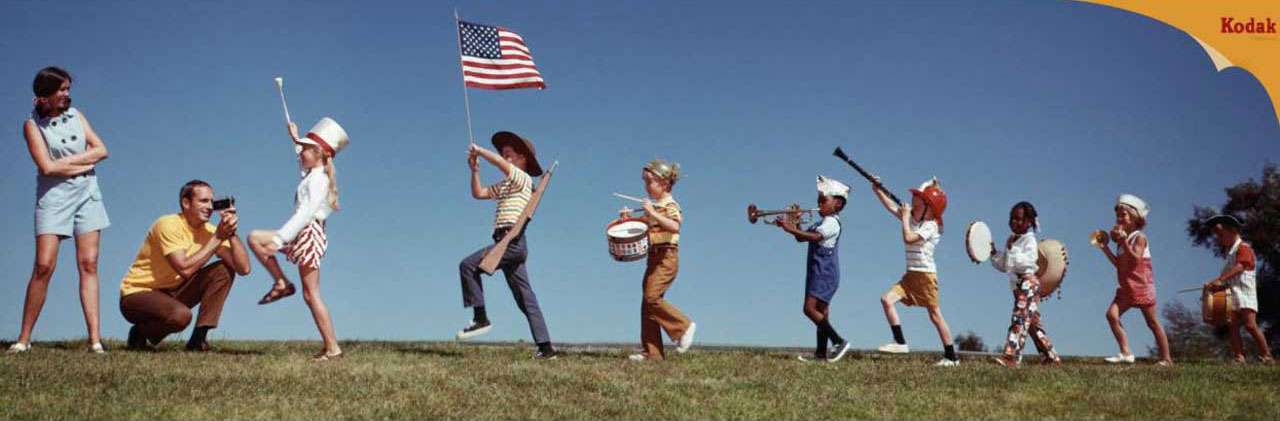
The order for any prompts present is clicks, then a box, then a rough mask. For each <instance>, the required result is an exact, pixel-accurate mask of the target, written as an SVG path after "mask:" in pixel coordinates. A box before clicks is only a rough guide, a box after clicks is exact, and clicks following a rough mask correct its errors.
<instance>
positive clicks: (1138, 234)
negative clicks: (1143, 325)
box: [1094, 194, 1173, 366]
mask: <svg viewBox="0 0 1280 421" xmlns="http://www.w3.org/2000/svg"><path fill="white" fill-rule="evenodd" d="M1115 212H1116V225H1115V227H1114V228H1112V229H1111V233H1110V236H1109V237H1108V235H1106V234H1103V235H1097V236H1096V237H1095V238H1094V241H1095V242H1096V243H1097V244H1098V248H1100V249H1102V253H1104V254H1106V255H1107V260H1110V261H1111V264H1112V265H1113V266H1115V267H1116V281H1117V282H1119V283H1120V286H1119V287H1118V288H1116V296H1115V298H1114V299H1112V300H1111V306H1109V307H1107V323H1108V324H1110V325H1111V333H1112V334H1114V335H1115V337H1116V342H1117V343H1118V344H1120V353H1119V354H1117V355H1115V356H1113V357H1107V358H1106V361H1107V362H1109V363H1124V364H1132V363H1133V362H1134V356H1133V353H1132V352H1130V351H1129V339H1128V336H1127V335H1126V334H1125V330H1124V326H1123V325H1121V323H1120V316H1123V315H1124V313H1125V312H1126V311H1128V310H1129V309H1130V308H1133V307H1137V308H1138V309H1139V310H1142V317H1143V318H1144V319H1146V321H1147V327H1148V328H1150V329H1151V333H1152V334H1153V335H1155V337H1156V346H1157V347H1158V348H1159V349H1160V362H1158V363H1157V364H1159V365H1162V366H1168V365H1172V364H1173V357H1171V356H1170V355H1169V339H1168V338H1167V337H1166V336H1165V333H1164V327H1162V326H1160V318H1159V317H1157V316H1156V284H1155V277H1154V276H1153V272H1152V270H1151V247H1149V246H1150V245H1149V244H1148V243H1147V236H1146V234H1143V233H1142V228H1143V227H1146V226H1147V214H1149V213H1150V212H1151V209H1150V207H1148V206H1147V202H1145V201H1143V200H1142V199H1140V198H1138V196H1134V195H1131V194H1122V195H1120V197H1118V198H1116V206H1115ZM1107 240H1111V241H1114V242H1115V243H1116V252H1115V253H1112V252H1111V248H1110V247H1108V245H1107Z"/></svg>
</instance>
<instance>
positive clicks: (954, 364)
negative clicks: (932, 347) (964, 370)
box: [933, 358, 960, 367]
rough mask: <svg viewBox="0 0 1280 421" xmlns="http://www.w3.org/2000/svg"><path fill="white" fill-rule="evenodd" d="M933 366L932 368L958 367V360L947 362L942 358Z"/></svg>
mask: <svg viewBox="0 0 1280 421" xmlns="http://www.w3.org/2000/svg"><path fill="white" fill-rule="evenodd" d="M933 366H934V367H958V366H960V360H948V359H946V358H943V359H941V360H938V362H936V363H933Z"/></svg>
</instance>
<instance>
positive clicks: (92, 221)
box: [8, 67, 111, 353]
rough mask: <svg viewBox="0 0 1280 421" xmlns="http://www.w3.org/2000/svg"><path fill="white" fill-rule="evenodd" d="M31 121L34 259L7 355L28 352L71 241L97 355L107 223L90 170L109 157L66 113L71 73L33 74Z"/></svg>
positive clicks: (27, 124)
mask: <svg viewBox="0 0 1280 421" xmlns="http://www.w3.org/2000/svg"><path fill="white" fill-rule="evenodd" d="M31 88H32V91H34V93H35V100H34V104H33V105H34V107H33V110H32V111H31V117H30V118H28V119H27V120H26V121H24V122H23V123H22V133H23V135H24V137H26V140H27V150H28V151H30V152H31V160H32V161H35V164H36V170H37V174H36V203H35V236H36V258H35V265H34V267H33V268H32V270H31V280H30V281H29V283H28V284H27V296H26V302H25V304H24V305H23V310H22V331H21V333H20V334H19V336H18V342H16V343H14V344H13V345H12V346H10V347H9V351H8V352H9V353H19V352H24V351H27V350H29V349H31V330H32V329H33V328H34V327H35V325H36V319H37V318H39V317H40V309H41V308H42V307H44V299H45V295H46V293H47V292H48V290H49V279H50V278H51V277H52V276H53V270H54V267H55V266H56V264H57V261H58V246H59V244H60V243H61V242H62V240H63V239H66V238H70V237H75V240H76V241H75V244H76V266H77V267H78V269H79V272H80V305H81V306H82V307H83V308H84V320H85V324H86V325H87V326H88V329H89V351H90V352H94V353H102V352H103V349H102V343H101V342H102V341H101V336H100V335H99V332H98V325H99V317H98V242H99V233H100V232H101V231H102V229H103V228H106V227H108V226H110V225H111V221H110V220H109V219H108V218H107V211H106V208H105V207H103V205H102V191H101V190H100V189H99V188H98V177H97V175H96V173H95V170H94V167H96V166H97V164H98V163H99V162H101V161H102V160H104V159H107V146H106V145H105V144H103V143H102V139H99V138H98V135H97V134H96V133H94V132H93V128H92V127H90V126H89V120H88V119H86V118H85V117H84V115H83V114H81V113H80V111H79V110H76V109H75V108H71V75H70V74H68V73H67V71H66V70H62V69H60V68H57V67H46V68H44V69H41V70H40V72H39V73H36V77H35V81H33V82H32V84H31Z"/></svg>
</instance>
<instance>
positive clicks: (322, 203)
mask: <svg viewBox="0 0 1280 421" xmlns="http://www.w3.org/2000/svg"><path fill="white" fill-rule="evenodd" d="M293 205H294V208H293V209H294V210H293V216H290V217H289V220H288V221H286V222H285V223H284V226H282V227H280V229H278V230H276V235H275V237H272V238H271V240H272V241H274V242H275V243H276V246H277V247H284V245H285V244H288V243H289V242H291V241H293V239H294V238H295V237H297V236H298V233H300V232H302V229H303V228H306V227H307V224H310V223H311V221H312V220H313V219H314V220H317V221H323V220H325V219H326V218H328V217H329V214H331V213H333V209H332V208H330V207H329V175H328V174H325V173H324V167H322V166H318V167H315V168H311V169H310V170H307V173H306V175H304V176H303V177H302V181H301V182H299V183H298V190H297V192H296V193H295V194H294V196H293Z"/></svg>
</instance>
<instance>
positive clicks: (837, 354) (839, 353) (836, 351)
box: [827, 341, 851, 363]
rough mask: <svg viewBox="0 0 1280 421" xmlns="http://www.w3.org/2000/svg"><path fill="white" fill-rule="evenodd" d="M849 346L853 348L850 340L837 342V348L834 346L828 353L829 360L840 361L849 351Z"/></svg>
mask: <svg viewBox="0 0 1280 421" xmlns="http://www.w3.org/2000/svg"><path fill="white" fill-rule="evenodd" d="M849 348H851V344H850V343H849V342H848V341H845V343H842V344H836V346H835V348H832V349H831V351H829V352H828V353H827V355H828V357H827V362H833V363H834V362H836V361H840V359H841V358H844V354H848V353H849Z"/></svg>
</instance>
